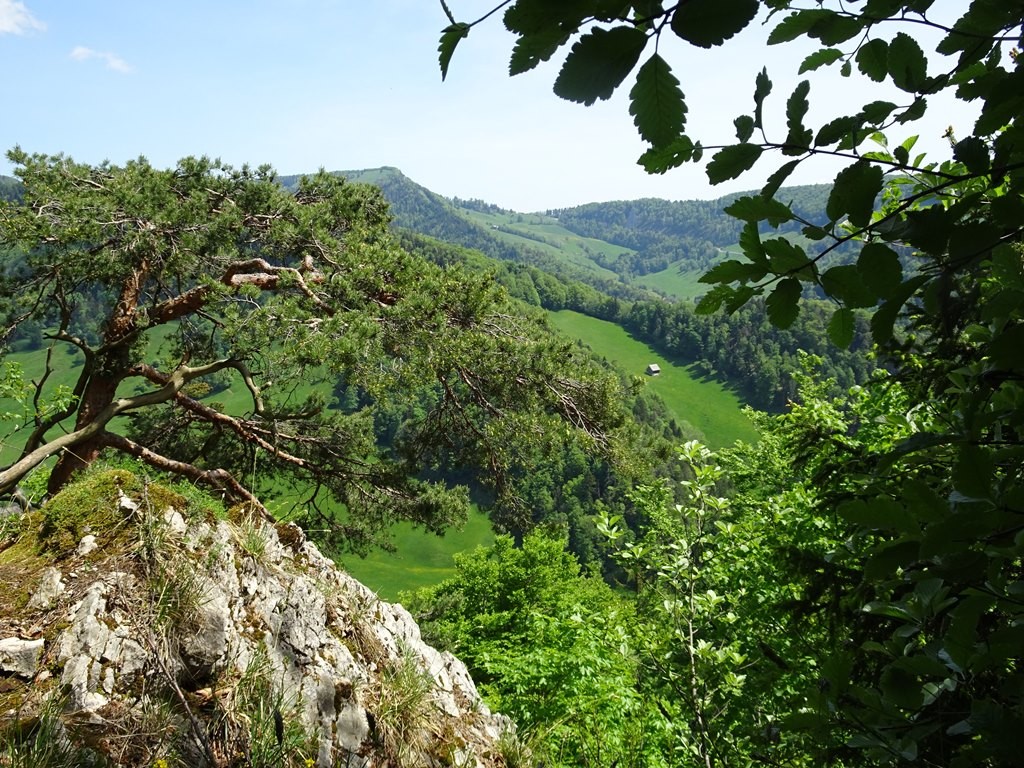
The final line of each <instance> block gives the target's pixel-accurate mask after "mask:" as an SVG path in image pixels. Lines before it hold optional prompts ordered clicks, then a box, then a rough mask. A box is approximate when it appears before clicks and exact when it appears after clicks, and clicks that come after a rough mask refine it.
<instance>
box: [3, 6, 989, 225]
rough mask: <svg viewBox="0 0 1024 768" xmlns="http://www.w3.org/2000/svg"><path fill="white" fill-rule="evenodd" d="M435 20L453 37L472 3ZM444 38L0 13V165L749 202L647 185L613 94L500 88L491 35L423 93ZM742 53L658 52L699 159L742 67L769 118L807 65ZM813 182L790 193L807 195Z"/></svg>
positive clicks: (936, 127)
mask: <svg viewBox="0 0 1024 768" xmlns="http://www.w3.org/2000/svg"><path fill="white" fill-rule="evenodd" d="M945 4H946V5H949V6H951V7H957V5H958V3H957V2H956V0H945ZM449 5H450V6H451V8H452V10H453V11H454V13H455V15H456V17H458V18H459V19H460V20H472V19H475V18H477V17H478V16H480V15H482V14H483V13H484V12H486V10H488V9H489V8H490V6H491V3H489V2H488V1H487V0H449ZM961 7H962V5H961ZM446 23H447V21H446V18H445V16H444V13H443V11H442V9H441V6H440V3H439V2H437V0H372V2H363V1H362V0H333V1H332V0H246V1H245V2H242V0H215V1H214V2H209V1H208V2H197V1H196V0H176V1H174V2H171V0H0V71H2V72H3V76H2V78H0V109H2V114H3V117H2V118H0V149H3V150H7V149H9V148H11V147H12V146H14V145H20V146H21V147H22V148H23V149H26V150H28V151H31V152H42V153H47V154H55V153H58V152H63V153H65V154H68V155H70V156H72V157H74V158H75V159H76V160H81V161H85V162H100V161H103V160H110V161H111V162H114V163H121V162H124V161H125V160H128V159H131V158H134V157H138V156H140V155H144V156H145V157H147V158H148V159H149V160H150V161H151V162H152V163H153V164H155V165H158V166H164V167H165V166H170V165H173V164H174V162H175V161H176V160H177V159H179V158H180V157H183V156H186V155H210V156H214V157H220V158H222V159H223V160H225V161H227V162H230V163H232V164H235V165H241V164H243V163H249V164H252V165H258V164H261V163H270V164H271V165H273V166H274V167H275V168H276V169H277V170H278V172H279V173H282V174H291V173H302V172H308V171H314V170H316V169H317V168H320V167H323V168H326V169H328V170H345V169H358V168H373V167H378V166H381V165H391V166H397V167H398V168H400V169H401V170H402V171H403V172H404V173H406V175H408V176H410V177H411V178H412V179H414V180H415V181H417V182H419V183H421V184H423V185H424V186H427V187H429V188H430V189H432V190H434V191H436V192H439V193H441V194H444V195H448V196H458V197H462V198H474V197H475V198H481V199H484V200H487V201H488V202H493V203H497V204H499V205H502V206H504V207H507V208H512V209H515V210H519V211H534V210H543V209H547V208H555V207H561V206H570V205H578V204H581V203H585V202H592V201H604V200H615V199H633V198H638V197H664V198H668V199H693V198H709V197H717V196H719V195H721V194H724V193H726V192H729V191H733V190H737V189H749V188H752V187H756V186H757V185H758V184H760V183H761V180H762V178H763V176H764V175H766V174H767V173H769V172H770V171H771V170H772V169H773V168H774V167H775V165H777V163H773V162H765V161H762V164H763V166H764V168H763V172H762V173H760V174H752V175H751V176H749V177H745V178H744V179H741V180H740V181H738V182H735V183H732V184H731V186H724V185H723V186H720V187H710V186H709V185H708V184H707V181H706V179H705V177H704V174H703V170H702V169H701V168H699V167H694V166H691V167H686V168H683V169H679V170H676V171H673V172H670V173H668V174H666V175H665V176H654V177H652V176H648V175H647V174H645V173H644V172H643V171H642V170H641V169H640V168H639V167H638V166H637V165H636V158H637V157H638V155H639V154H640V153H641V151H642V150H643V146H642V144H641V142H640V140H639V138H638V137H637V136H636V131H635V129H634V127H633V125H632V119H631V117H630V116H629V114H628V105H627V103H626V101H625V93H623V94H620V95H618V96H616V97H615V98H613V99H612V100H611V101H609V102H601V103H599V104H597V105H595V106H593V107H589V108H585V107H582V106H579V105H576V104H570V103H568V102H564V101H561V100H560V99H558V98H557V97H556V96H554V95H553V94H552V92H551V83H552V82H553V80H554V77H555V75H556V74H557V71H558V66H559V63H560V61H561V57H558V56H556V59H555V60H553V61H552V62H549V63H548V64H547V65H544V66H542V67H540V68H539V69H538V70H536V71H534V72H531V73H528V74H526V75H520V76H518V77H515V78H509V77H508V76H507V74H506V73H507V61H508V53H509V51H510V48H511V45H512V38H511V37H510V36H509V35H508V34H507V33H506V32H505V31H504V30H503V28H502V27H501V23H500V18H498V17H495V18H493V19H492V20H491V23H489V24H487V25H484V26H481V27H478V28H475V29H474V30H473V32H472V33H471V34H470V36H469V38H468V39H466V40H465V41H463V43H462V44H461V45H460V47H459V50H458V51H457V52H456V55H455V59H454V61H453V63H452V67H451V70H450V72H449V76H448V80H447V82H445V83H442V82H441V77H440V73H439V70H438V66H437V40H438V35H439V31H440V29H441V28H442V27H444V26H445V24H446ZM744 34H745V35H746V41H745V42H743V43H742V44H741V45H729V46H726V47H725V48H724V49H722V50H720V51H713V52H707V51H689V52H688V51H685V50H683V48H682V46H677V48H676V49H674V50H672V51H666V50H664V49H663V50H662V53H663V54H666V55H668V56H669V58H670V61H671V62H672V64H673V66H674V68H675V69H676V74H677V76H678V77H679V78H680V79H681V80H682V87H683V90H684V92H685V94H686V96H687V100H688V103H689V106H690V109H691V113H690V125H691V126H692V127H693V129H694V134H695V135H696V136H698V137H700V138H703V139H704V140H705V143H714V142H721V143H729V142H730V141H731V140H733V129H732V120H733V118H734V117H736V116H737V115H738V114H740V113H742V112H745V111H749V109H750V105H751V99H750V94H751V93H752V92H753V77H754V74H755V73H756V72H757V71H758V70H760V68H761V67H762V66H767V67H768V70H769V74H770V75H771V76H772V78H773V80H774V81H775V83H776V94H775V97H774V98H775V102H774V105H773V107H772V108H773V109H774V110H775V111H776V112H778V113H782V112H783V111H784V102H785V96H786V95H788V93H789V90H791V88H792V86H793V85H795V83H796V81H797V79H798V78H797V77H796V70H797V66H798V65H799V62H800V60H801V59H802V58H803V56H804V55H805V54H806V53H807V52H808V51H809V50H812V49H808V48H800V49H794V48H793V47H792V46H781V47H778V48H771V49H769V48H767V47H766V46H764V45H763V38H764V31H763V29H761V28H760V26H759V25H757V26H756V27H755V28H752V29H751V30H749V31H748V32H747V33H744ZM926 51H927V48H926ZM628 88H629V81H627V84H626V86H624V87H623V88H622V89H621V90H623V91H624V92H625V91H628ZM860 88H861V86H860V84H858V82H857V80H856V79H855V78H852V79H849V80H839V79H838V78H836V77H835V76H830V75H825V76H822V77H817V78H815V80H814V81H813V83H812V91H811V101H812V111H811V115H810V118H811V120H812V121H813V119H814V117H815V115H816V114H817V115H821V116H825V115H837V114H845V113H847V112H849V111H855V110H856V108H857V107H859V106H860V105H861V104H863V103H865V102H867V101H871V100H873V99H875V98H880V97H881V96H879V95H878V93H877V91H868V90H863V91H862V90H860ZM894 100H895V99H894ZM851 103H853V104H854V106H853V108H852V109H851V108H850V104H851ZM819 105H820V106H819ZM838 110H845V111H844V112H839V111H838ZM936 112H939V110H936ZM969 117H970V115H969V112H968V111H967V110H964V109H962V108H961V107H959V106H954V105H950V106H949V107H948V108H947V109H944V110H942V111H941V114H938V115H937V116H936V120H934V121H932V122H931V123H928V124H922V125H918V126H915V128H914V132H917V131H920V132H922V133H923V134H924V135H925V137H926V138H924V139H923V142H922V145H923V146H926V147H927V148H929V149H933V148H934V149H937V150H941V149H942V148H943V146H942V141H941V133H942V131H943V130H944V129H945V126H946V124H949V123H953V124H955V125H957V126H960V127H961V128H962V129H966V128H967V127H968V126H969ZM940 121H941V124H940ZM830 170H834V167H833V166H829V165H828V164H822V165H818V166H816V167H810V168H809V169H808V171H807V172H805V173H804V174H803V176H801V177H798V178H797V179H796V180H797V181H805V182H810V181H824V180H827V178H829V176H828V172H829V171H830ZM10 172H11V166H10V163H8V162H7V161H6V160H5V159H4V160H0V173H5V174H9V173H10Z"/></svg>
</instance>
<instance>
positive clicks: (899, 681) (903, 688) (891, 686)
mask: <svg viewBox="0 0 1024 768" xmlns="http://www.w3.org/2000/svg"><path fill="white" fill-rule="evenodd" d="M879 688H881V690H882V694H883V695H884V696H885V698H886V699H888V700H889V701H890V702H892V703H893V704H895V705H896V706H897V707H902V708H903V709H910V710H914V709H917V708H918V707H920V706H921V703H922V702H923V701H924V692H923V691H922V690H921V683H920V682H919V681H918V679H917V678H916V677H915V676H914V675H912V674H910V673H909V672H906V671H904V670H902V669H899V668H897V667H891V666H890V667H887V668H886V669H885V671H884V672H882V677H881V679H880V681H879Z"/></svg>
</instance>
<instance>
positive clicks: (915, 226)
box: [903, 204, 954, 253]
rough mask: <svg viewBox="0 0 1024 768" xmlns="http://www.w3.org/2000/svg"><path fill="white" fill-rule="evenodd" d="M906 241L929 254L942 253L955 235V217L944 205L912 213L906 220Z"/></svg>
mask: <svg viewBox="0 0 1024 768" xmlns="http://www.w3.org/2000/svg"><path fill="white" fill-rule="evenodd" d="M905 223H906V231H905V232H904V233H903V237H904V239H905V240H906V241H907V242H908V243H910V245H912V246H914V247H915V248H920V249H921V250H922V251H925V252H927V253H942V252H943V251H944V250H946V246H947V245H948V244H949V238H950V235H952V234H953V224H954V217H953V215H952V214H951V213H950V211H949V210H948V209H947V208H945V207H944V206H943V205H942V204H936V205H932V206H929V207H928V208H923V209H921V210H919V211H910V213H908V214H907V215H906V218H905Z"/></svg>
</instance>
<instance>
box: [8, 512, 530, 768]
mask: <svg viewBox="0 0 1024 768" xmlns="http://www.w3.org/2000/svg"><path fill="white" fill-rule="evenodd" d="M110 503H111V504H114V505H116V506H115V507H114V508H115V509H118V510H119V511H120V512H121V513H122V514H123V515H124V519H125V520H126V523H125V524H138V525H140V533H139V535H137V536H127V537H123V540H124V541H126V542H128V544H125V545H123V546H132V544H131V542H135V545H134V546H139V545H138V542H139V541H141V540H143V539H144V537H145V536H151V537H152V540H153V541H154V542H157V543H158V544H159V546H155V547H150V548H149V549H147V548H145V547H140V548H139V549H137V550H133V551H124V550H122V551H116V548H111V547H107V546H106V545H105V546H104V548H103V549H102V550H100V551H99V552H97V551H93V552H91V553H89V558H90V560H89V567H87V568H81V567H76V566H75V564H74V562H73V563H72V564H71V566H70V567H68V568H67V574H66V575H64V576H62V574H61V571H59V570H58V569H56V568H50V569H48V570H47V571H45V572H44V573H43V577H42V579H41V580H40V584H39V587H37V589H36V590H35V593H34V594H33V595H32V599H31V601H30V603H31V605H33V606H34V607H33V608H32V609H31V610H32V611H35V612H38V611H40V610H43V609H44V608H45V609H48V610H47V612H46V613H44V614H41V615H42V616H43V617H44V618H42V619H39V618H35V619H33V620H34V621H36V623H37V624H39V625H40V627H39V629H40V632H39V634H41V635H44V636H46V637H52V638H54V639H53V642H52V644H49V643H48V644H46V646H45V649H44V643H43V641H42V640H34V641H23V640H19V639H17V638H11V639H8V640H3V641H0V669H3V670H4V671H6V672H8V673H9V674H16V675H18V676H19V677H21V678H25V679H30V678H32V677H33V676H36V673H37V672H38V671H39V670H40V662H41V660H44V663H45V667H46V669H45V670H43V671H46V672H47V674H49V672H50V671H52V672H53V675H54V681H53V682H56V681H57V680H59V687H54V686H53V685H52V684H51V685H50V686H49V687H47V686H39V685H37V686H36V687H35V689H33V693H32V696H35V697H37V698H39V699H41V698H42V697H45V696H46V695H49V693H48V692H59V694H60V695H61V696H62V697H63V698H62V699H61V701H62V704H63V707H64V708H65V711H66V712H67V713H68V715H67V716H68V717H74V718H75V720H76V722H79V723H82V722H86V723H89V724H90V725H89V728H90V739H91V740H92V741H91V742H90V743H95V744H103V743H106V742H104V740H103V738H102V729H103V728H104V727H106V726H104V724H105V723H106V724H110V723H115V722H116V723H121V724H122V725H121V726H118V727H124V724H125V723H129V722H146V723H149V725H147V728H145V729H140V732H141V733H144V734H150V735H149V736H145V735H143V736H140V737H139V738H140V739H141V740H142V741H141V742H140V743H138V744H133V745H132V748H131V750H127V749H126V750H124V754H129V753H132V754H135V755H146V758H145V760H144V763H145V764H152V763H153V762H155V760H156V758H157V757H160V756H163V755H166V754H169V752H168V751H167V750H168V749H174V750H176V751H175V754H176V755H177V757H178V758H179V759H180V760H182V761H184V762H185V763H187V764H194V765H198V766H204V765H209V764H211V763H212V762H213V761H212V760H211V755H212V754H214V753H216V754H244V753H245V751H246V750H247V749H249V748H250V747H251V745H252V744H253V743H255V742H254V740H258V739H263V740H264V741H263V742H260V743H269V744H276V743H277V741H276V738H277V734H281V737H282V739H283V741H282V742H281V745H280V749H281V750H282V755H283V754H284V752H283V750H285V748H286V746H287V749H288V750H290V751H289V752H288V754H289V755H291V756H294V755H299V754H301V755H302V756H304V757H303V759H304V760H309V761H312V762H311V763H310V764H313V765H317V766H323V767H324V768H327V767H328V766H334V765H350V766H367V767H369V766H375V765H385V764H394V765H399V764H402V765H424V766H430V765H463V766H477V767H478V768H485V767H486V768H489V767H490V766H499V765H502V762H501V758H500V756H499V755H500V748H499V740H500V739H501V737H502V734H503V732H504V731H505V730H506V729H508V728H509V727H510V726H509V723H508V721H507V719H505V718H504V717H502V716H500V715H494V714H492V713H491V712H490V711H489V710H488V708H487V707H486V705H484V703H483V702H482V701H481V700H480V697H479V694H478V693H477V690H476V687H475V686H474V684H473V681H472V679H471V678H470V676H469V674H468V672H467V670H466V667H465V666H464V665H463V664H462V663H461V662H460V661H459V660H458V659H457V658H455V657H454V656H452V655H451V654H449V653H441V652H439V651H437V650H436V649H434V648H431V647H429V646H427V645H426V644H425V643H423V641H422V639H421V637H420V632H419V628H418V627H417V625H416V623H415V622H414V621H413V619H412V617H411V616H410V615H409V613H408V611H406V610H405V609H404V608H402V607H401V606H399V605H392V604H389V603H386V602H383V601H381V600H379V599H378V598H377V596H376V595H375V594H374V593H373V592H371V591H370V590H369V589H367V588H366V587H365V586H363V585H362V584H360V583H359V582H358V581H356V580H355V579H353V578H351V577H350V576H349V575H348V574H346V573H344V572H343V571H341V570H339V569H338V568H337V567H336V566H335V564H334V563H333V561H331V560H330V559H328V558H326V557H325V556H324V555H323V554H322V553H321V552H320V551H319V550H318V549H317V547H316V546H315V545H314V544H313V543H312V542H310V541H307V540H306V539H305V537H304V536H303V535H302V532H301V531H300V530H299V529H298V528H296V527H295V526H274V525H271V524H269V523H267V522H265V521H253V522H247V523H244V524H238V525H236V524H233V523H229V522H226V521H216V520H212V519H209V518H205V517H203V516H200V515H193V516H190V515H189V514H188V512H187V511H185V510H177V509H173V508H171V509H168V508H164V509H162V510H160V511H159V512H157V511H156V510H153V511H150V505H148V504H142V503H140V501H139V500H137V499H135V498H132V497H131V496H130V495H127V494H124V493H122V494H121V495H120V496H119V497H117V498H114V499H112V500H111V502H110ZM146 515H151V516H152V519H149V518H146V517H145V516H146ZM108 550H110V551H108ZM98 554H99V559H97V555H98ZM69 556H70V557H73V558H81V556H82V555H81V554H80V551H79V552H73V553H69ZM59 564H60V558H58V565H59ZM52 608H55V609H56V610H49V609H52ZM18 618H20V617H18ZM44 650H46V654H45V656H44ZM400 670H405V671H406V672H408V671H409V670H412V671H413V672H412V674H411V676H408V675H407V677H408V678H409V679H411V680H412V681H413V683H414V684H415V685H414V687H415V686H419V685H420V683H416V681H417V680H419V681H421V683H422V689H420V688H419V687H416V688H415V690H416V691H419V693H417V695H418V696H420V698H421V700H420V701H419V702H418V703H417V706H416V707H414V710H415V715H408V716H406V717H407V720H408V721H407V722H399V721H397V720H396V718H400V717H403V715H400V714H399V715H396V714H394V712H392V711H391V710H390V709H389V708H388V707H387V705H386V703H387V701H388V700H389V697H393V696H394V695H395V693H396V691H393V690H390V689H389V686H390V687H393V686H395V685H398V684H399V683H396V682H395V681H397V680H400V679H402V677H401V675H399V674H397V673H396V671H400ZM39 674H40V676H39V677H38V678H37V679H38V680H42V679H43V678H42V673H41V672H40V673H39ZM402 684H406V683H402ZM161 702H162V703H161ZM160 712H164V713H168V714H166V715H165V717H166V722H163V723H159V724H156V725H154V724H153V723H152V722H151V721H150V720H148V719H147V718H152V717H153V716H154V715H153V713H160ZM186 713H190V714H186ZM193 718H194V720H193ZM278 719H279V721H280V723H281V730H280V731H276V732H275V720H278ZM197 723H198V725H197ZM111 727H114V726H111ZM2 728H3V722H2V721H0V736H2ZM197 728H198V731H197ZM260 729H262V730H260ZM268 729H269V730H268ZM72 732H78V731H76V730H75V729H69V733H72ZM98 734H99V735H98ZM211 734H212V735H211ZM119 738H120V737H119ZM147 738H148V739H149V740H148V741H146V739H147ZM211 739H212V740H213V741H212V742H211ZM111 743H113V742H111ZM168 745H171V746H168ZM399 752H400V753H401V754H399ZM111 757H114V758H115V759H114V764H117V763H116V756H112V755H109V754H108V755H106V758H111ZM282 760H283V757H282ZM282 764H284V763H283V762H282Z"/></svg>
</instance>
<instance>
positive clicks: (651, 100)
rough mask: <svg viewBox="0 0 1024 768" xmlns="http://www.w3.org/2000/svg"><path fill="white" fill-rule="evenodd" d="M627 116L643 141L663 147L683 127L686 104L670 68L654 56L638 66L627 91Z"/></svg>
mask: <svg viewBox="0 0 1024 768" xmlns="http://www.w3.org/2000/svg"><path fill="white" fill-rule="evenodd" d="M629 99H630V104H629V113H630V114H631V115H633V123H634V124H635V125H636V127H637V130H638V131H640V136H641V138H643V140H644V141H646V142H648V143H649V144H651V145H652V146H654V147H666V146H668V145H670V144H671V143H672V142H673V141H674V140H675V139H677V138H678V137H679V136H680V135H681V134H682V132H683V126H684V125H685V124H686V104H685V102H684V101H683V92H682V91H681V90H680V89H679V81H678V80H677V79H676V77H675V75H673V74H672V68H671V67H670V66H669V65H668V63H667V62H666V61H665V60H664V59H663V58H661V56H659V55H658V54H657V53H655V54H654V55H653V56H651V58H650V59H648V60H647V62H646V63H645V64H644V65H643V66H642V67H640V71H639V72H638V73H637V77H636V85H634V86H633V90H631V91H630V92H629Z"/></svg>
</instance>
